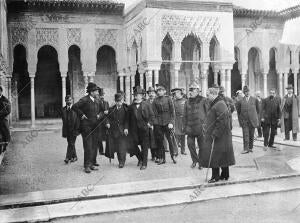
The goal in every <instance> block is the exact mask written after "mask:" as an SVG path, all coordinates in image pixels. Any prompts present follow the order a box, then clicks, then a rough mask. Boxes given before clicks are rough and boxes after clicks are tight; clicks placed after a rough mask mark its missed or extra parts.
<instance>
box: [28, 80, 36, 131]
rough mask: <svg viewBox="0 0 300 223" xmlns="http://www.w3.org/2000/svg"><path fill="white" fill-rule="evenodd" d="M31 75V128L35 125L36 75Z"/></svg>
mask: <svg viewBox="0 0 300 223" xmlns="http://www.w3.org/2000/svg"><path fill="white" fill-rule="evenodd" d="M29 77H30V96H31V101H30V103H31V128H34V127H35V93H34V78H35V76H29Z"/></svg>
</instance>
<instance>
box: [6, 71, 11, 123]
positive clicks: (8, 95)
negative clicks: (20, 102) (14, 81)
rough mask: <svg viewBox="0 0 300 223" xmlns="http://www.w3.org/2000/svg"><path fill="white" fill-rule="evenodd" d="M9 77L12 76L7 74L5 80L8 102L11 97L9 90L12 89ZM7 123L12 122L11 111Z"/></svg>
mask: <svg viewBox="0 0 300 223" xmlns="http://www.w3.org/2000/svg"><path fill="white" fill-rule="evenodd" d="M11 78H12V76H11V75H9V76H7V77H6V82H7V97H8V100H9V101H10V102H12V98H11V95H12V94H11V91H12V88H11ZM9 123H12V113H10V115H9Z"/></svg>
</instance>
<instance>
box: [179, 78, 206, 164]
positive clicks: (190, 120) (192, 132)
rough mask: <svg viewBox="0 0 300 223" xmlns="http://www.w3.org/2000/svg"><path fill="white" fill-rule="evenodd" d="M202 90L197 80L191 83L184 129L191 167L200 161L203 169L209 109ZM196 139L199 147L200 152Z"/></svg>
mask: <svg viewBox="0 0 300 223" xmlns="http://www.w3.org/2000/svg"><path fill="white" fill-rule="evenodd" d="M200 92H201V91H200V89H199V85H198V84H197V83H195V82H193V83H191V85H190V86H189V99H188V100H187V101H186V103H185V107H184V131H185V133H186V134H187V144H188V147H189V150H190V154H191V158H192V165H191V168H195V167H196V165H197V163H198V168H199V169H201V164H200V159H199V154H200V152H201V149H202V146H203V124H204V122H205V119H206V116H207V112H208V109H209V102H208V100H207V99H206V98H205V97H202V96H201V95H200ZM195 140H197V144H198V147H199V152H198V154H197V151H196V143H195Z"/></svg>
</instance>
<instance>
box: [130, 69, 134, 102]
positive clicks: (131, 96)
mask: <svg viewBox="0 0 300 223" xmlns="http://www.w3.org/2000/svg"><path fill="white" fill-rule="evenodd" d="M130 86H131V87H130V101H133V87H134V86H135V75H132V74H131V75H130Z"/></svg>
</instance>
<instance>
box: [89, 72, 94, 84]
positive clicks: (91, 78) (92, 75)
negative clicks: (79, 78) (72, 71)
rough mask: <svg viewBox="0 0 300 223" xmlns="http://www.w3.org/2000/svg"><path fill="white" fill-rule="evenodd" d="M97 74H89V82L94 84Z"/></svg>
mask: <svg viewBox="0 0 300 223" xmlns="http://www.w3.org/2000/svg"><path fill="white" fill-rule="evenodd" d="M94 77H95V72H89V82H94Z"/></svg>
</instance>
